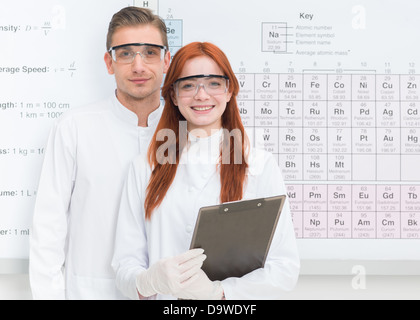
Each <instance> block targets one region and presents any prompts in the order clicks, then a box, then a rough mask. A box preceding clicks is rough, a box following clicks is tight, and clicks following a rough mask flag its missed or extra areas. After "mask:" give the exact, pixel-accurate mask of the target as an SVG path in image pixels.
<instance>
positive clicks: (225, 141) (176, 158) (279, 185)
mask: <svg viewBox="0 0 420 320" xmlns="http://www.w3.org/2000/svg"><path fill="white" fill-rule="evenodd" d="M238 91H239V84H238V81H237V79H236V77H235V74H234V73H233V71H232V68H231V66H230V63H229V61H228V59H227V57H226V56H225V54H224V53H223V52H222V51H221V50H220V49H219V48H218V47H217V46H215V45H213V44H211V43H201V42H194V43H191V44H189V45H186V46H185V47H183V48H182V49H180V50H179V51H178V52H177V53H176V54H175V56H174V58H173V61H172V63H171V65H170V67H169V70H168V72H167V75H166V78H165V83H164V86H163V88H162V96H163V97H164V99H165V107H164V110H163V113H162V117H161V120H160V122H159V124H158V127H157V129H156V132H155V135H154V137H153V139H152V142H151V144H150V146H149V151H148V157H144V156H143V157H138V158H136V159H135V160H134V161H133V163H132V166H131V168H130V171H129V174H128V179H127V183H126V187H125V190H124V193H123V196H122V200H121V207H120V215H119V219H118V226H117V234H116V242H115V253H114V258H113V264H112V265H113V268H114V270H115V272H116V278H117V287H118V288H119V289H120V290H121V291H122V292H123V293H124V294H125V295H127V296H128V297H131V298H133V299H136V298H152V299H155V298H157V299H171V298H172V299H174V298H183V299H222V298H226V299H278V298H280V297H281V294H282V293H283V292H285V291H289V290H291V289H292V288H293V287H294V286H295V284H296V281H297V278H298V274H299V267H300V263H299V257H298V253H297V246H296V240H295V235H294V229H293V223H292V220H291V215H290V209H289V202H288V201H286V203H285V207H284V209H283V212H282V214H281V216H280V219H279V222H278V224H277V228H276V231H275V234H274V237H273V240H272V243H271V247H270V250H269V253H268V256H267V259H266V262H265V266H264V268H260V269H256V270H254V271H252V272H250V273H248V274H246V275H244V276H243V277H240V278H235V277H232V278H227V279H225V280H222V281H210V280H209V278H208V277H207V276H206V274H205V273H204V272H203V271H202V269H201V266H202V263H203V261H204V259H205V258H206V256H205V255H204V254H203V250H201V249H193V250H188V248H189V246H190V243H191V238H192V232H193V229H194V225H195V222H196V218H197V214H198V211H199V209H200V208H201V207H203V206H209V205H214V204H219V203H222V202H228V201H235V200H241V199H253V198H261V197H269V196H275V195H280V194H286V190H285V186H284V182H283V179H282V175H281V171H280V169H279V167H278V165H277V162H276V161H275V159H274V158H273V156H272V155H271V154H269V153H268V152H265V151H263V150H257V149H254V148H251V147H250V146H249V142H248V140H247V138H246V134H245V130H244V127H243V125H242V122H241V118H240V114H239V109H238V106H237V102H236V96H237V94H238Z"/></svg>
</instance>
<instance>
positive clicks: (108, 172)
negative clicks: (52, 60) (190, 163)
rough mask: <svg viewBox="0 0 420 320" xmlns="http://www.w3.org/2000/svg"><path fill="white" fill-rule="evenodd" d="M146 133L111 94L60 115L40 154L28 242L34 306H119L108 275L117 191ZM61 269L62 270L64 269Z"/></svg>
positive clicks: (152, 121)
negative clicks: (49, 302)
mask: <svg viewBox="0 0 420 320" xmlns="http://www.w3.org/2000/svg"><path fill="white" fill-rule="evenodd" d="M162 109H163V108H162V107H159V108H158V109H157V110H156V111H154V112H152V113H151V114H150V116H149V119H148V125H149V126H148V127H139V126H138V118H137V115H136V114H135V113H133V112H132V111H130V110H128V109H127V108H125V107H124V106H123V105H122V104H121V103H120V102H119V101H118V99H117V98H116V97H115V95H113V96H112V97H110V98H109V99H107V100H104V101H101V102H98V103H95V104H92V105H89V106H86V107H80V108H75V109H72V110H69V111H68V112H66V113H65V114H64V115H63V116H62V117H61V118H60V119H59V120H58V121H57V122H56V123H55V125H54V126H53V128H52V130H51V132H50V136H49V139H48V145H47V147H46V152H45V158H44V163H43V167H42V173H41V178H40V181H39V187H38V191H37V199H36V204H35V210H34V216H33V225H32V230H31V237H30V260H29V262H30V263H29V275H30V284H31V289H32V295H33V298H34V299H119V298H123V296H122V295H121V293H120V292H119V291H118V290H117V289H116V287H115V279H114V278H115V276H114V272H113V270H112V268H111V259H112V253H113V248H114V236H115V226H116V221H117V214H118V208H119V203H120V198H121V190H122V187H123V184H124V180H125V178H126V176H127V171H128V167H129V164H130V162H131V161H132V160H133V159H134V157H135V156H136V155H138V154H139V153H141V152H146V151H147V147H148V145H149V143H150V140H151V137H152V135H153V133H154V131H155V129H156V125H157V123H158V121H159V118H160V115H161V112H162ZM64 264H65V267H64Z"/></svg>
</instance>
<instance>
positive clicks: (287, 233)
mask: <svg viewBox="0 0 420 320" xmlns="http://www.w3.org/2000/svg"><path fill="white" fill-rule="evenodd" d="M282 194H287V193H286V188H285V185H284V182H283V178H282V174H281V171H280V168H279V167H278V165H277V162H276V161H275V159H274V158H273V157H272V156H271V155H270V157H268V159H266V161H265V165H264V168H263V169H262V170H260V172H259V174H258V178H257V197H269V196H275V195H282ZM299 270H300V260H299V255H298V249H297V244H296V238H295V232H294V226H293V222H292V218H291V213H290V205H289V201H288V199H287V200H286V202H285V204H284V207H283V211H282V213H281V215H280V219H279V221H278V224H277V227H276V231H275V234H274V237H273V240H272V243H271V247H270V250H269V252H268V256H267V259H266V262H265V265H264V268H260V269H257V270H254V271H252V272H250V273H248V274H246V275H244V276H243V277H241V278H227V279H225V280H223V281H222V286H223V289H224V291H225V296H226V299H238V300H239V299H241V300H246V299H280V298H281V297H282V294H284V293H285V292H288V291H290V290H292V289H293V288H294V287H295V285H296V283H297V280H298V277H299Z"/></svg>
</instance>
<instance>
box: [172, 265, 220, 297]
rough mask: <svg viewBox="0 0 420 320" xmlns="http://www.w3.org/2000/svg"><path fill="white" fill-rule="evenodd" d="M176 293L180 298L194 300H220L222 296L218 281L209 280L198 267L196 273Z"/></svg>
mask: <svg viewBox="0 0 420 320" xmlns="http://www.w3.org/2000/svg"><path fill="white" fill-rule="evenodd" d="M191 280H192V281H190V282H189V283H188V284H187V285H185V286H184V288H183V289H182V290H181V291H179V293H178V294H177V295H176V296H177V297H178V298H181V299H194V300H222V298H223V296H224V292H223V287H222V284H221V282H220V281H211V280H210V279H209V278H208V277H207V275H206V273H205V272H204V271H203V270H202V269H200V271H199V272H198V274H197V275H196V276H194V278H192V279H191Z"/></svg>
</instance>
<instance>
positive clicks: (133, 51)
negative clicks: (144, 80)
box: [108, 43, 167, 64]
mask: <svg viewBox="0 0 420 320" xmlns="http://www.w3.org/2000/svg"><path fill="white" fill-rule="evenodd" d="M166 50H167V48H166V47H165V46H161V45H158V44H151V43H127V44H122V45H119V46H115V47H112V48H110V49H109V50H108V52H109V53H110V54H111V57H112V59H113V60H114V61H115V62H117V63H122V64H129V63H132V62H133V61H134V58H135V57H136V55H137V54H139V55H140V57H141V58H142V59H143V61H144V63H148V64H151V63H157V62H160V61H162V59H163V57H164V56H165V53H166Z"/></svg>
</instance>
